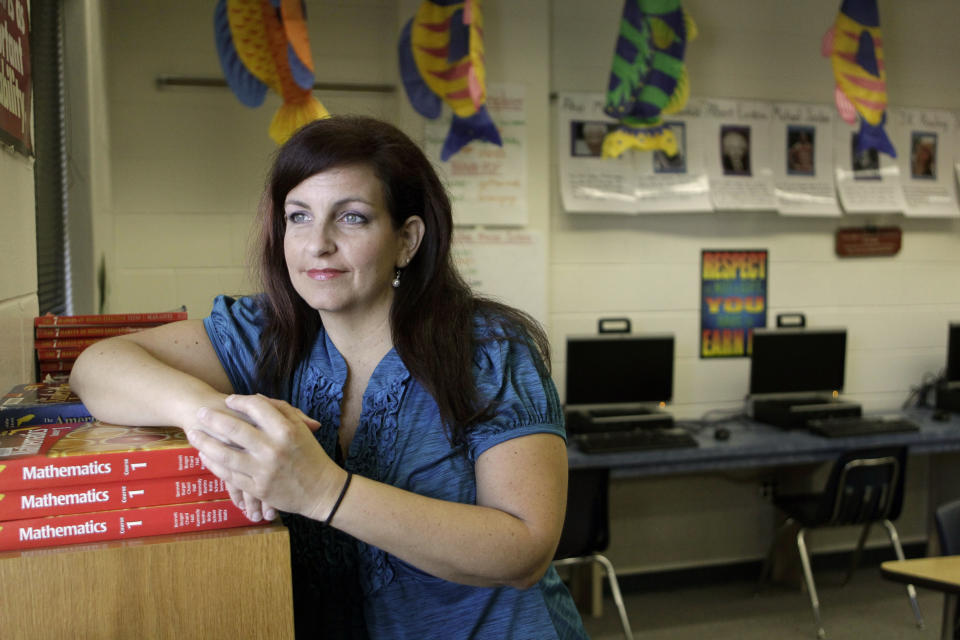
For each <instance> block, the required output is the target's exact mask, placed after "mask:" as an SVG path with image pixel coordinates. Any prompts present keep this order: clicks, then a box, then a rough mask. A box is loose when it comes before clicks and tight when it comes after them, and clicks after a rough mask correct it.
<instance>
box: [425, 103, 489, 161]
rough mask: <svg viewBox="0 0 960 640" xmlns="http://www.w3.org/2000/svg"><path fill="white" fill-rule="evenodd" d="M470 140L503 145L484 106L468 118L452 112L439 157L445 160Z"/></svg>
mask: <svg viewBox="0 0 960 640" xmlns="http://www.w3.org/2000/svg"><path fill="white" fill-rule="evenodd" d="M471 140H486V141H487V142H491V143H493V144H495V145H497V146H498V147H501V146H503V142H502V141H501V140H500V132H499V131H498V130H497V125H495V124H494V123H493V120H492V119H491V118H490V114H489V113H488V112H487V108H486V107H485V106H483V107H480V110H479V111H477V112H476V113H475V114H473V115H472V116H470V117H469V118H460V117H458V116H457V115H456V114H454V116H453V121H452V122H451V123H450V131H449V132H447V139H446V140H444V141H443V150H442V151H441V152H440V159H441V160H443V161H444V162H446V161H447V160H449V159H450V156H452V155H453V154H455V153H456V152H457V151H460V149H462V148H463V147H464V146H466V145H467V144H468V143H469V142H470V141H471Z"/></svg>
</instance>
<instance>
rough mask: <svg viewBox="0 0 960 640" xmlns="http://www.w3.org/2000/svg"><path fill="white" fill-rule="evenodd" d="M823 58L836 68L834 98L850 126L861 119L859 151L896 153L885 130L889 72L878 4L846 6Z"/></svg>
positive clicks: (853, 0) (859, 1)
mask: <svg viewBox="0 0 960 640" xmlns="http://www.w3.org/2000/svg"><path fill="white" fill-rule="evenodd" d="M821 52H822V53H823V55H824V56H826V57H829V58H830V61H831V63H832V64H833V77H834V78H835V79H836V81H837V86H836V88H835V89H834V92H833V97H834V100H835V102H836V104H837V111H839V112H840V117H841V118H843V119H844V120H846V121H847V122H848V123H850V124H854V123H855V122H856V121H857V114H859V115H860V118H861V120H860V131H858V132H857V138H856V149H857V151H858V152H859V151H866V150H868V149H876V150H877V151H880V152H882V153H886V154H887V155H889V156H891V157H894V158H895V157H897V151H896V149H894V147H893V143H892V142H891V141H890V138H889V137H888V136H887V132H886V130H885V129H884V128H883V127H884V125H885V124H886V121H887V71H886V68H885V67H884V62H883V39H882V37H881V35H880V12H879V10H878V9H877V2H876V0H843V3H842V4H841V5H840V13H839V14H838V15H837V20H836V22H835V23H834V25H833V26H832V27H831V28H830V29H829V30H828V31H827V33H826V34H825V35H824V36H823V43H822V45H821Z"/></svg>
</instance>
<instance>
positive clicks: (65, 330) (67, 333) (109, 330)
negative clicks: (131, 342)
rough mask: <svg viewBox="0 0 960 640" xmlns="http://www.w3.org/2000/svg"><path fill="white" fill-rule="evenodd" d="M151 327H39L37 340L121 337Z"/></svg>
mask: <svg viewBox="0 0 960 640" xmlns="http://www.w3.org/2000/svg"><path fill="white" fill-rule="evenodd" d="M151 326H156V325H143V326H139V327H37V329H36V336H35V337H37V338H46V339H49V338H109V337H110V336H121V335H125V334H128V333H136V332H137V331H143V330H144V329H148V328H149V327H151Z"/></svg>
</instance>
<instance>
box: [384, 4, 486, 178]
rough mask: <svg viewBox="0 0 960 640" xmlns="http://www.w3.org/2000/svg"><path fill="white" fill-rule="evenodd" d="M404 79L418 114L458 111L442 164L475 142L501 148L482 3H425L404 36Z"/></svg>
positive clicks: (429, 115) (428, 115) (401, 45)
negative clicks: (490, 95) (491, 101)
mask: <svg viewBox="0 0 960 640" xmlns="http://www.w3.org/2000/svg"><path fill="white" fill-rule="evenodd" d="M398 53H399V58H400V77H401V78H402V80H403V87H404V89H405V90H406V92H407V97H408V98H409V99H410V104H412V105H413V108H414V109H416V111H417V113H419V114H420V115H422V116H423V117H425V118H430V119H435V118H437V117H439V116H440V113H441V112H442V110H443V103H446V104H447V105H449V107H450V109H451V110H452V111H453V121H452V122H451V123H450V131H449V132H448V133H447V137H446V139H445V140H444V143H443V149H442V150H441V152H440V158H441V159H442V160H443V161H446V160H448V159H449V158H450V157H451V156H452V155H453V154H455V153H457V152H458V151H459V150H460V149H462V148H463V147H464V146H465V145H467V144H468V143H469V142H470V141H472V140H485V141H487V142H491V143H493V144H495V145H497V146H502V142H501V140H500V132H499V131H498V130H497V126H496V125H495V124H494V123H493V120H492V119H491V117H490V114H489V113H488V112H487V107H486V101H487V84H486V67H485V66H484V49H483V14H482V12H481V7H480V0H424V1H423V2H421V3H420V7H419V9H418V10H417V13H416V15H415V16H414V17H413V18H411V19H410V20H409V21H408V22H407V24H406V25H405V26H404V28H403V32H402V33H401V34H400V42H399V44H398Z"/></svg>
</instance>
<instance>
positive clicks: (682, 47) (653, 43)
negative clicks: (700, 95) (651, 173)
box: [603, 0, 697, 158]
mask: <svg viewBox="0 0 960 640" xmlns="http://www.w3.org/2000/svg"><path fill="white" fill-rule="evenodd" d="M696 36H697V26H696V24H695V23H694V22H693V18H691V17H690V14H688V13H687V12H686V11H685V10H684V9H683V7H682V6H681V4H680V0H626V2H625V3H624V5H623V13H622V15H621V17H620V33H619V35H618V37H617V45H616V48H615V50H614V54H613V65H612V68H611V70H610V84H609V86H608V87H607V99H606V104H605V106H604V109H603V110H604V112H605V113H606V114H607V115H608V116H610V117H612V118H615V119H616V120H618V121H619V125H618V126H617V128H616V129H615V130H614V131H612V132H610V133H608V134H607V135H606V137H605V138H604V140H603V157H604V158H616V157H618V156H619V155H620V154H622V153H623V152H624V151H626V150H627V149H637V150H640V151H653V150H661V151H663V152H664V153H666V154H667V155H668V156H674V155H676V154H677V140H676V137H675V136H674V135H673V132H672V131H671V130H670V128H669V127H668V126H665V125H664V123H663V119H662V115H663V114H665V113H673V112H675V111H679V110H680V109H683V107H684V105H686V103H687V99H688V98H689V96H690V84H689V82H688V80H687V69H686V66H685V65H684V62H683V59H684V55H685V53H686V47H687V43H688V42H689V41H691V40H693V39H694V38H695V37H696Z"/></svg>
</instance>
